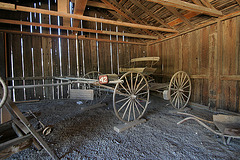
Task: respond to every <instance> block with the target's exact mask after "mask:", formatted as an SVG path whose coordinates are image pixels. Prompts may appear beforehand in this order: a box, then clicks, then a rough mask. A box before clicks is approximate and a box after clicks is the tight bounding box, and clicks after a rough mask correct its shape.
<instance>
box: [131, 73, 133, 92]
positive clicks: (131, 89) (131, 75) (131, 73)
mask: <svg viewBox="0 0 240 160" xmlns="http://www.w3.org/2000/svg"><path fill="white" fill-rule="evenodd" d="M131 90H132V92H133V74H132V73H131Z"/></svg>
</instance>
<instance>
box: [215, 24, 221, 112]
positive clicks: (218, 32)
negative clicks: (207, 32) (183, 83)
mask: <svg viewBox="0 0 240 160" xmlns="http://www.w3.org/2000/svg"><path fill="white" fill-rule="evenodd" d="M217 34H218V36H217V53H216V57H218V59H217V60H216V63H217V64H216V68H217V70H216V73H217V77H216V85H217V94H216V99H217V102H216V109H217V108H220V107H221V103H220V102H221V101H220V95H221V90H222V89H221V79H220V76H221V74H222V70H221V68H222V67H221V66H222V56H223V55H222V53H223V50H222V46H223V39H222V38H223V29H222V21H221V20H219V21H218V22H217Z"/></svg>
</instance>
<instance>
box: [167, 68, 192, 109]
mask: <svg viewBox="0 0 240 160" xmlns="http://www.w3.org/2000/svg"><path fill="white" fill-rule="evenodd" d="M169 94H170V103H171V104H172V106H173V107H174V108H176V109H183V108H184V107H185V106H186V105H187V104H188V101H189V99H190V96H191V80H190V77H189V76H188V75H187V73H186V72H183V71H179V72H177V73H175V74H174V75H173V76H172V79H171V81H170V84H169Z"/></svg>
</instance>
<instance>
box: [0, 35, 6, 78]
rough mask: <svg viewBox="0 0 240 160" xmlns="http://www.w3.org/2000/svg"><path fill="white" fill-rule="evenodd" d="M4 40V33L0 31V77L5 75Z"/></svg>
mask: <svg viewBox="0 0 240 160" xmlns="http://www.w3.org/2000/svg"><path fill="white" fill-rule="evenodd" d="M4 44H5V40H4V33H3V32H0V77H2V78H4V79H5V77H6V73H5V49H4V48H5V47H4Z"/></svg>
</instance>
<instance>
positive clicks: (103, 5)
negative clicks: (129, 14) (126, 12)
mask: <svg viewBox="0 0 240 160" xmlns="http://www.w3.org/2000/svg"><path fill="white" fill-rule="evenodd" d="M87 6H91V7H97V8H104V9H110V10H113V9H112V8H111V7H110V6H109V5H107V4H105V3H101V2H95V1H88V2H87Z"/></svg>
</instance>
